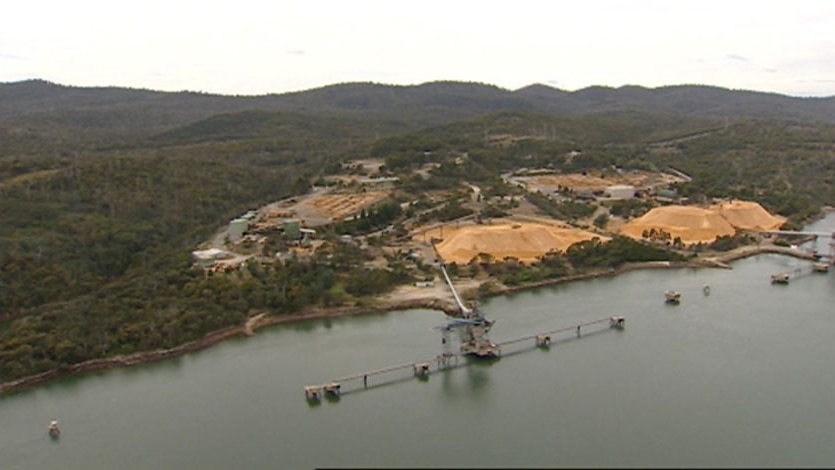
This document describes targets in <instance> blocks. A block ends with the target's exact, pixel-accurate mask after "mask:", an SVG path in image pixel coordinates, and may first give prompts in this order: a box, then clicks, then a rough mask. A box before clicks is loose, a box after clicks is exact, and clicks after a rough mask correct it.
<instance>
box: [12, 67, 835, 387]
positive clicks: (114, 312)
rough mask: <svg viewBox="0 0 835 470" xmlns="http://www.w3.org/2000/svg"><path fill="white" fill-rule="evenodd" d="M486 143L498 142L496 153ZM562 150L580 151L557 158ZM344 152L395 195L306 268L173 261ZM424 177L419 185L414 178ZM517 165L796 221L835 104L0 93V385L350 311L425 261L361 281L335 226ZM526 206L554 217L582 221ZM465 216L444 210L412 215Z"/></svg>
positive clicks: (483, 94)
mask: <svg viewBox="0 0 835 470" xmlns="http://www.w3.org/2000/svg"><path fill="white" fill-rule="evenodd" d="M499 135H513V136H516V138H515V139H514V141H513V143H512V145H508V146H502V145H496V144H495V140H494V139H492V137H494V136H499ZM571 151H581V152H582V153H583V155H584V157H583V158H582V159H574V160H571V161H567V160H566V159H564V158H563V155H565V154H566V153H567V152H571ZM359 158H379V159H382V160H384V162H385V165H384V167H382V168H381V170H380V172H381V174H385V175H394V176H399V177H400V182H399V183H398V185H399V186H398V188H397V189H396V191H395V192H394V194H393V195H392V198H391V199H390V200H387V201H385V202H384V203H382V204H381V205H378V206H377V207H374V208H371V209H370V210H368V211H366V212H363V214H360V216H359V217H358V218H356V219H354V220H352V221H346V222H344V223H341V224H334V226H333V227H330V228H329V229H328V230H323V231H322V236H323V237H324V238H325V239H326V240H327V243H326V244H324V245H323V247H322V248H321V249H320V250H317V252H316V254H315V256H313V257H312V259H309V260H299V259H294V258H290V259H281V260H279V259H276V260H274V261H272V262H271V263H249V264H247V266H246V269H243V270H240V271H236V272H234V273H231V274H219V273H208V274H207V273H204V272H203V271H202V270H199V269H195V268H194V267H193V260H192V259H191V257H190V252H191V251H192V250H193V249H194V247H196V246H197V245H198V244H199V243H201V242H202V241H205V240H206V239H208V238H210V237H211V236H212V235H213V234H214V233H215V231H216V230H217V228H218V227H220V226H222V225H224V224H226V223H228V221H229V220H230V219H231V218H234V217H235V216H236V215H237V214H240V213H242V212H244V211H246V210H248V209H251V208H254V207H258V206H262V205H264V204H266V203H268V202H271V201H275V200H278V199H281V198H284V197H289V196H293V195H298V194H303V193H305V192H307V191H308V190H309V189H310V187H311V186H312V185H313V184H315V183H316V182H318V181H321V179H322V178H323V177H324V176H327V175H329V174H334V173H337V172H339V171H341V168H342V163H343V162H345V161H348V160H351V159H359ZM426 164H432V165H434V166H433V167H432V168H433V169H432V170H431V171H429V172H428V175H427V177H426V178H421V177H416V176H415V173H414V172H415V171H416V170H417V169H419V168H421V167H424V166H425V165H426ZM520 168H547V169H552V170H553V171H556V172H566V173H567V172H583V171H587V170H591V169H596V170H599V169H603V170H604V171H606V170H607V169H612V168H626V169H646V170H650V171H658V170H666V169H668V168H674V169H676V170H678V171H681V172H684V173H686V174H687V175H689V176H690V177H692V181H691V182H689V183H686V184H681V185H680V186H679V187H677V188H676V189H677V190H678V191H679V192H680V193H681V194H682V195H685V196H688V197H689V198H691V199H693V200H698V199H700V198H709V197H714V196H715V197H728V196H730V197H737V198H742V199H747V200H753V201H758V202H760V203H761V204H762V205H763V206H765V207H766V208H768V209H769V210H771V211H772V212H776V213H779V214H782V215H785V216H787V217H789V218H790V220H791V221H792V223H793V224H795V225H797V224H800V223H802V222H803V221H804V220H807V219H808V218H809V217H812V216H814V215H815V214H817V212H818V211H819V209H820V208H821V206H823V205H835V184H833V183H835V182H833V178H835V101H833V99H832V98H827V99H799V98H789V97H784V96H779V95H770V94H763V93H754V92H741V91H730V90H722V89H714V88H710V87H667V88H660V89H654V90H650V89H643V88H637V87H625V88H623V89H617V90H615V89H600V88H592V89H586V90H581V91H578V92H574V93H566V92H562V91H560V90H556V89H552V88H549V87H544V86H533V87H527V88H524V89H521V90H517V91H515V92H510V91H507V90H502V89H499V88H496V87H493V86H489V85H483V84H472V83H451V82H439V83H433V84H426V85H421V86H418V87H392V86H383V85H374V84H344V85H334V86H331V87H325V88H322V89H316V90H310V91H308V92H300V93H291V94H286V95H270V96H262V97H227V96H213V95H204V94H195V93H159V92H154V91H148V90H125V89H116V88H91V89H86V88H71V87H62V86H60V85H55V84H50V83H46V82H40V81H31V82H20V83H12V84H0V181H1V182H2V186H1V187H0V204H1V205H2V211H0V275H2V277H0V290H1V291H2V292H1V293H0V294H1V295H0V381H3V382H6V381H9V380H13V379H16V378H19V377H22V376H25V375H28V374H32V373H36V372H42V371H46V370H52V369H56V368H57V369H60V368H62V367H67V366H68V365H71V364H76V363H79V362H82V361H84V360H88V359H92V358H100V357H108V356H113V355H119V354H128V353H133V352H137V351H146V350H153V349H159V348H168V347H172V346H176V345H179V344H182V343H184V342H186V341H190V340H194V339H197V338H200V337H201V336H203V335H205V334H206V333H208V332H211V331H214V330H217V329H220V328H223V327H226V326H229V325H238V324H241V323H242V322H243V321H244V320H245V319H246V318H247V317H250V316H251V315H253V314H255V313H258V312H269V313H270V314H276V315H280V314H287V313H293V312H298V311H300V310H301V309H303V308H308V307H311V306H321V307H334V306H340V305H348V304H350V305H361V304H362V303H363V302H370V300H369V299H370V297H371V296H374V295H376V294H379V293H382V292H386V291H388V290H390V289H391V288H392V287H393V286H396V285H398V284H402V283H406V282H412V281H414V280H416V279H418V278H419V277H420V276H421V275H425V274H428V273H430V272H431V269H432V268H431V267H429V266H420V269H419V270H418V271H415V270H408V269H406V268H405V266H404V264H403V262H402V260H399V259H393V258H392V259H389V260H388V264H387V266H386V267H385V268H383V267H376V268H370V267H368V266H366V265H365V264H364V261H367V259H366V257H367V253H364V252H363V251H361V250H358V249H357V248H356V247H355V246H353V245H351V244H342V243H339V242H338V238H337V237H338V235H340V234H357V233H363V232H371V231H375V230H379V229H380V228H382V227H384V226H386V225H389V224H393V223H397V222H398V221H399V220H402V219H404V218H405V217H408V216H411V215H412V214H406V213H403V212H402V211H401V210H400V205H399V203H400V202H402V201H404V200H406V195H408V197H410V198H414V197H416V196H417V197H423V196H422V195H425V194H429V193H430V192H433V191H438V190H448V191H452V192H453V194H454V191H456V190H458V189H460V188H461V185H462V184H463V183H464V182H472V183H476V184H478V185H479V186H480V187H481V188H482V190H483V191H484V194H485V195H488V196H489V195H509V194H515V193H516V192H517V191H518V189H517V188H511V187H509V186H507V185H506V184H505V183H504V182H503V180H502V179H501V178H500V175H501V174H503V173H507V172H513V171H516V170H518V169H520ZM533 199H534V200H535V201H536V198H535V197H534V198H533ZM537 206H538V207H540V210H542V212H543V213H544V214H549V215H551V216H552V217H555V218H561V219H565V220H568V219H571V218H574V217H581V216H585V215H588V214H587V208H585V207H582V206H577V205H572V204H554V203H552V202H550V201H546V200H539V201H538V202H537ZM427 207H431V206H427ZM621 209H622V208H621ZM413 210H414V209H413ZM494 210H495V211H496V213H497V214H500V213H501V211H502V209H501V208H498V207H496V208H494ZM584 211H586V212H584ZM469 212H470V211H468V210H467V209H466V208H464V207H462V206H461V205H460V203H459V201H458V200H457V199H456V198H454V197H452V198H450V200H449V201H448V202H447V203H445V204H444V205H442V206H438V207H435V208H434V209H432V210H429V209H427V211H426V212H425V213H423V214H422V215H421V217H423V218H424V221H425V222H429V221H431V220H435V221H441V220H452V219H454V218H457V217H461V216H463V215H467V214H469ZM647 259H671V260H677V259H680V255H678V254H676V253H673V252H669V251H665V250H658V249H648V248H647V247H645V246H643V245H641V244H639V243H634V242H630V241H629V240H624V239H622V238H615V239H613V240H612V241H611V242H609V243H603V244H601V243H600V242H599V241H598V242H589V243H584V244H580V245H578V246H576V247H572V249H571V250H569V251H568V252H567V253H566V254H550V255H549V256H546V257H543V259H542V260H541V262H539V263H536V264H535V265H534V266H529V267H526V268H523V267H521V266H519V265H518V263H514V262H513V261H512V260H505V261H504V262H485V263H482V265H480V267H477V266H475V265H474V266H472V267H471V269H472V270H475V269H481V270H483V271H484V272H487V273H488V274H490V275H491V276H494V277H495V278H497V279H499V280H501V281H502V282H504V283H505V284H507V285H519V284H524V283H526V282H534V281H537V280H541V279H547V278H553V277H558V276H562V275H566V274H568V273H572V272H582V271H583V270H587V269H593V268H598V267H612V266H617V265H619V264H622V263H623V262H627V261H636V260H647ZM488 261H489V260H488ZM461 269H463V267H462V268H461Z"/></svg>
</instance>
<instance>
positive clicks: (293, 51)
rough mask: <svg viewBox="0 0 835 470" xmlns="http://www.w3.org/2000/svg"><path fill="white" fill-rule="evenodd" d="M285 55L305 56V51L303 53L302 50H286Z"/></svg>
mask: <svg viewBox="0 0 835 470" xmlns="http://www.w3.org/2000/svg"><path fill="white" fill-rule="evenodd" d="M287 53H288V54H290V55H305V54H307V51H304V50H302V49H291V50H288V51H287Z"/></svg>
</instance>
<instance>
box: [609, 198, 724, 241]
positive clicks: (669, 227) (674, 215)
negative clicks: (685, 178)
mask: <svg viewBox="0 0 835 470" xmlns="http://www.w3.org/2000/svg"><path fill="white" fill-rule="evenodd" d="M652 229H655V231H660V230H663V231H664V232H667V233H669V234H670V237H671V239H673V240H674V239H675V238H676V237H678V238H681V241H682V242H683V243H685V244H690V243H699V242H703V243H710V242H712V241H714V240H716V238H717V237H720V236H725V235H733V234H734V233H735V231H736V230H735V229H734V227H733V226H732V225H731V224H730V222H728V221H727V220H725V218H724V217H722V216H721V215H719V213H718V212H716V211H714V210H710V209H701V208H698V207H692V206H663V207H656V208H654V209H652V210H650V211H649V212H647V213H646V214H644V215H643V216H641V217H639V218H637V219H635V220H632V221H630V222H629V223H627V224H626V225H624V226H623V227H621V229H620V232H621V233H623V234H624V235H627V236H630V237H632V238H635V239H639V240H640V239H641V238H643V234H644V232H649V231H650V230H652Z"/></svg>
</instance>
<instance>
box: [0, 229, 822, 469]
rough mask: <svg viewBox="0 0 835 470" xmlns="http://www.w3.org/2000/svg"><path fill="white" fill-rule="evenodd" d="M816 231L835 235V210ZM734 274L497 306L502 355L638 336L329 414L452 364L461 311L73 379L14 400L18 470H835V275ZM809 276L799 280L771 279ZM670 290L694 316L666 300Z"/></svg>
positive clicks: (424, 384)
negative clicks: (448, 355) (420, 370)
mask: <svg viewBox="0 0 835 470" xmlns="http://www.w3.org/2000/svg"><path fill="white" fill-rule="evenodd" d="M809 228H810V229H813V230H818V231H825V232H827V233H829V232H831V231H833V230H835V213H833V214H830V215H829V216H828V217H827V218H826V219H824V220H822V221H820V222H817V223H815V224H813V225H812V226H810V227H809ZM828 243H829V239H828V238H827V239H825V240H820V241H819V242H818V244H819V251H821V252H824V253H826V252H828V250H829V247H828ZM732 267H733V269H731V270H723V269H699V270H697V269H671V270H665V269H656V270H640V271H632V272H629V273H626V274H623V275H621V276H618V277H615V278H601V279H593V280H588V281H581V282H575V283H570V284H563V285H559V286H553V287H548V288H541V289H538V290H535V291H529V292H524V293H519V294H515V295H512V296H508V297H497V298H494V299H491V300H489V301H486V302H484V304H483V305H482V310H483V311H484V313H485V314H486V316H487V317H488V318H490V319H495V320H496V324H495V326H494V327H493V330H492V332H491V338H492V339H493V341H496V342H501V341H505V340H509V339H513V338H517V337H521V336H527V335H531V334H535V333H539V332H543V331H548V330H553V329H557V328H561V327H566V326H571V325H575V324H578V323H582V322H586V321H590V320H596V319H599V318H605V317H608V316H610V315H623V316H624V317H626V328H625V329H624V330H623V331H619V330H612V329H608V328H606V326H605V325H602V326H599V327H588V328H587V329H586V330H584V331H583V334H582V336H581V337H579V338H578V337H577V336H576V334H574V332H568V333H561V334H559V335H554V336H553V340H554V341H553V343H552V344H551V346H550V348H548V349H547V350H544V349H536V348H534V347H533V344H532V343H533V341H531V342H530V344H528V343H520V344H519V345H516V346H513V347H511V346H508V347H507V349H506V351H505V354H504V355H503V357H502V358H501V359H499V360H496V361H492V362H485V361H475V362H471V363H464V362H463V361H462V363H461V364H462V365H461V366H460V367H456V368H451V369H447V370H444V371H438V372H434V369H433V373H432V374H430V375H429V377H428V379H426V380H420V379H416V378H412V377H411V371H409V370H406V371H401V372H399V373H391V374H388V375H386V376H383V377H382V378H383V379H385V380H384V381H380V380H378V377H376V376H374V377H372V378H371V383H370V385H371V386H370V387H369V388H368V389H367V390H363V388H362V382H361V380H360V381H359V382H360V383H359V384H358V386H356V387H352V386H349V385H350V384H348V383H346V392H347V393H345V394H343V395H342V396H341V398H340V399H339V400H336V401H332V400H327V399H326V400H322V402H321V403H320V404H319V405H315V404H310V403H308V402H307V401H306V400H305V399H304V394H303V388H304V386H305V385H312V384H320V383H323V382H326V381H328V380H330V379H334V378H337V377H342V376H346V375H350V374H352V373H356V372H362V371H366V370H372V369H377V368H381V367H385V366H389V365H394V364H400V363H408V362H411V361H417V360H426V359H430V358H433V357H435V356H436V355H437V354H439V353H440V352H441V340H440V334H439V333H437V332H435V331H432V327H434V326H437V325H442V324H444V322H445V317H444V316H443V314H441V313H439V312H434V311H428V310H409V311H402V312H391V313H388V314H374V315H365V316H359V317H351V318H339V319H334V320H318V321H309V322H304V323H296V324H290V325H281V326H276V327H272V328H268V329H262V330H259V331H258V332H257V334H256V335H255V336H254V337H251V338H241V339H233V340H230V341H227V342H224V343H222V344H220V345H218V346H215V347H213V348H210V349H208V350H204V351H200V352H196V353H192V354H188V355H186V356H183V357H180V358H176V359H172V360H166V361H163V362H159V363H154V364H149V365H144V366H138V367H133V368H127V369H120V370H110V371H105V372H101V373H93V374H87V375H83V376H77V377H70V378H66V379H62V380H58V381H55V382H51V383H48V384H45V385H42V386H39V387H36V388H33V389H30V390H26V391H22V392H19V393H14V394H10V395H6V396H3V397H0V468H2V469H9V470H10V469H31V468H79V469H81V468H83V469H113V468H126V469H161V468H201V469H215V468H217V469H228V468H287V469H305V468H316V467H319V468H321V467H347V466H353V467H357V466H370V467H462V466H466V467H493V466H495V467H508V466H510V467H537V466H539V467H688V466H700V467H705V466H723V467H727V466H771V467H773V466H779V467H786V466H793V467H798V466H803V467H811V466H821V467H831V466H832V465H833V464H834V463H835V374H833V373H832V364H833V361H835V344H834V343H833V338H835V308H833V306H835V272H830V273H828V274H812V273H810V271H811V270H810V263H809V262H808V261H802V260H798V259H794V258H790V257H786V256H780V255H761V256H757V257H753V258H748V259H744V260H740V261H737V262H734V263H733V264H732ZM796 270H800V271H802V273H803V274H800V275H796V276H794V277H793V278H792V280H791V282H790V284H789V285H772V284H771V283H770V275H771V274H772V273H776V272H788V271H796ZM705 284H708V285H710V287H711V291H710V294H709V295H704V294H703V292H702V286H703V285H705ZM667 289H674V290H678V291H680V292H681V293H682V301H681V304H679V305H668V304H665V302H664V298H663V292H664V291H665V290H667ZM514 352H516V353H514ZM398 374H399V375H398ZM375 381H376V382H377V383H375ZM355 385H356V384H355ZM52 419H57V420H59V423H60V425H61V429H62V435H61V437H60V439H59V440H57V441H52V440H51V439H50V438H49V437H48V436H47V432H46V426H47V424H48V423H49V421H50V420H52Z"/></svg>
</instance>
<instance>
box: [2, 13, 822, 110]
mask: <svg viewBox="0 0 835 470" xmlns="http://www.w3.org/2000/svg"><path fill="white" fill-rule="evenodd" d="M35 78H37V79H43V80H48V81H51V82H55V83H59V84H62V85H73V86H120V87H130V88H142V89H151V90H160V91H184V90H188V91H196V92H205V93H217V94H225V95H262V94H270V93H285V92H293V91H302V90H308V89H312V88H318V87H322V86H326V85H332V84H335V83H345V82H374V83H382V84H396V85H418V84H421V83H426V82H431V81H439V80H455V81H467V82H478V83H486V84H491V85H496V86H499V87H501V88H505V89H508V90H516V89H518V88H522V87H525V86H527V85H531V84H536V83H539V84H545V85H549V86H552V87H555V88H559V89H562V90H566V91H575V90H578V89H582V88H586V87H589V86H596V85H602V86H611V87H619V86H623V85H639V86H644V87H649V88H655V87H659V86H665V85H682V84H700V85H713V86H719V87H724V88H730V89H744V90H755V91H764V92H774V93H781V94H785V95H791V96H835V2H832V1H828V0H827V1H809V0H794V1H791V2H787V1H783V2H753V1H738V0H725V1H716V0H701V1H690V0H682V1H669V0H665V1H641V0H632V1H618V0H575V1H550V0H538V1H530V0H513V1H502V2H490V1H483V0H480V1H470V0H444V1H435V0H421V1H399V0H386V1H372V0H351V1H319V0H304V1H296V0H293V1H285V0H272V1H261V0H259V1H254V0H236V1H226V2H216V1H213V0H199V1H198V0H167V1H162V0H146V1H144V2H118V1H113V0H104V1H100V0H74V1H66V0H48V1H39V0H27V1H25V2H15V6H14V7H10V6H8V5H7V6H6V7H5V8H4V9H3V14H2V15H0V82H15V81H19V80H26V79H35Z"/></svg>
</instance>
